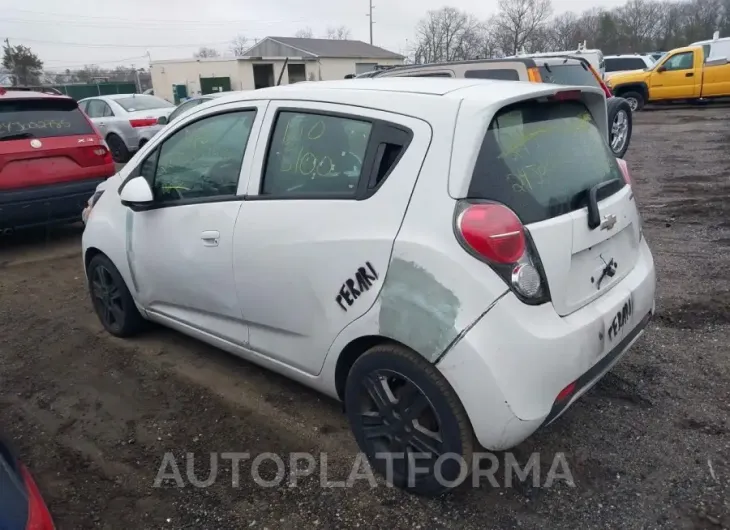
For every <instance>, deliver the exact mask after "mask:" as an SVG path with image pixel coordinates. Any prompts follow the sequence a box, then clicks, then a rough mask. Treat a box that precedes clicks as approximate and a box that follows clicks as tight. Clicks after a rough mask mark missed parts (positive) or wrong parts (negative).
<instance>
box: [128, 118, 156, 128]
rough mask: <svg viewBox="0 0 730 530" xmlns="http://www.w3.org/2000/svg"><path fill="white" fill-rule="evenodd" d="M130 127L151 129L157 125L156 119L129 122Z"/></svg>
mask: <svg viewBox="0 0 730 530" xmlns="http://www.w3.org/2000/svg"><path fill="white" fill-rule="evenodd" d="M129 124H130V125H131V126H132V127H135V128H136V127H152V126H153V125H157V118H140V119H138V120H129Z"/></svg>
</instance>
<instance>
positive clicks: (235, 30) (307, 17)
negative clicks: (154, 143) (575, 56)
mask: <svg viewBox="0 0 730 530" xmlns="http://www.w3.org/2000/svg"><path fill="white" fill-rule="evenodd" d="M624 2H625V0H553V12H554V13H556V14H557V13H561V12H564V11H575V12H581V11H583V10H586V9H589V8H592V7H605V8H613V7H616V6H618V5H621V4H623V3H624ZM444 5H448V6H452V7H457V8H459V9H462V10H465V11H468V12H470V13H473V14H474V15H476V16H477V17H479V18H481V19H486V18H489V16H490V15H492V14H494V13H495V11H496V9H497V0H486V1H485V0H373V6H374V8H373V20H374V22H375V24H374V25H373V44H375V45H377V46H381V47H383V48H386V49H389V50H391V51H394V52H399V53H406V52H407V51H408V50H409V48H410V45H411V44H412V39H413V34H414V27H415V25H416V24H417V22H418V20H419V19H420V18H421V17H423V15H424V14H425V13H426V11H428V10H430V9H438V8H440V7H443V6H444ZM368 7H369V0H306V1H297V0H256V1H253V0H123V1H121V2H110V1H103V0H101V1H100V0H93V1H92V0H62V1H58V0H25V1H23V2H21V1H19V0H0V40H5V39H6V38H7V39H9V40H10V44H11V45H18V44H23V45H25V46H29V47H30V48H31V49H32V50H33V51H34V52H35V53H36V54H38V55H39V56H40V58H41V60H43V61H44V66H45V68H46V69H48V70H56V71H58V70H65V69H66V68H71V69H76V68H82V67H83V65H85V64H97V65H99V66H101V67H105V68H112V67H114V66H117V65H121V64H123V65H135V66H136V67H138V68H140V67H147V66H148V65H149V59H150V58H151V59H152V60H160V59H182V58H188V57H192V54H193V52H195V51H196V50H197V49H198V48H200V47H201V46H208V47H212V48H216V49H217V50H218V51H219V52H220V53H222V54H224V53H229V51H228V48H229V46H230V41H231V40H232V39H233V38H234V37H235V36H236V35H239V34H240V35H244V36H246V37H247V38H248V39H250V40H251V44H252V45H253V43H254V39H261V38H263V37H266V36H291V35H293V34H294V33H295V32H296V31H297V30H299V29H302V28H305V27H309V28H311V29H312V31H313V33H314V36H315V37H317V36H324V33H325V32H326V30H327V28H328V27H331V26H341V25H344V26H347V27H348V28H349V29H350V31H351V38H352V39H359V40H362V41H365V42H368V40H369V18H368V17H367V16H366V15H367V12H368ZM409 41H410V44H409ZM576 44H577V43H576ZM589 44H590V43H589Z"/></svg>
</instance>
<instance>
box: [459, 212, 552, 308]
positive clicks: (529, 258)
mask: <svg viewBox="0 0 730 530" xmlns="http://www.w3.org/2000/svg"><path fill="white" fill-rule="evenodd" d="M455 224H456V226H455V232H456V235H457V239H458V240H459V242H460V243H461V245H462V246H463V247H464V248H465V249H466V250H467V251H468V252H469V253H470V254H472V255H473V256H474V257H476V258H478V259H480V260H481V261H484V262H486V263H487V264H488V265H490V266H491V267H492V269H493V270H494V271H495V272H496V273H497V274H498V275H499V276H501V277H502V279H503V280H504V281H505V282H506V283H507V285H509V286H510V288H511V289H512V290H513V291H514V292H515V293H517V295H518V296H519V297H520V298H521V299H522V300H523V301H525V302H528V303H533V304H535V303H542V302H544V301H547V295H546V293H547V289H546V288H544V285H545V282H544V278H543V274H542V273H541V272H540V270H538V266H537V265H536V261H535V259H533V249H532V246H531V243H530V242H529V241H528V235H527V232H526V230H525V227H524V226H523V224H522V221H520V219H519V217H517V214H515V213H514V212H513V211H512V210H510V209H509V208H508V207H507V206H505V205H503V204H499V203H493V202H480V203H471V202H467V201H462V202H460V203H459V205H458V206H457V215H456V217H455Z"/></svg>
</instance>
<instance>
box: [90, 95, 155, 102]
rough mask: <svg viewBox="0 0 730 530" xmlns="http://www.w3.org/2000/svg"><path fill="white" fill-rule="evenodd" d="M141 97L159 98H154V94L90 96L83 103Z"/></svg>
mask: <svg viewBox="0 0 730 530" xmlns="http://www.w3.org/2000/svg"><path fill="white" fill-rule="evenodd" d="M141 96H144V97H146V98H147V97H153V98H156V97H157V96H154V95H152V94H102V95H100V96H89V97H88V98H84V99H82V100H81V101H85V100H87V99H104V100H107V101H109V100H111V101H114V100H117V99H125V98H135V97H136V98H138V97H141Z"/></svg>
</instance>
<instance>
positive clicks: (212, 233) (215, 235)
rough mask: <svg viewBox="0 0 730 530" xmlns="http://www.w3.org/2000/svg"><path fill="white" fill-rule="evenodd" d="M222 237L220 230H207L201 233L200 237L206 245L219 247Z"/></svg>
mask: <svg viewBox="0 0 730 530" xmlns="http://www.w3.org/2000/svg"><path fill="white" fill-rule="evenodd" d="M220 237H221V233H220V232H219V231H218V230H206V231H204V232H203V233H202V234H200V239H202V240H203V245H205V246H206V247H217V246H218V241H219V240H220Z"/></svg>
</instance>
